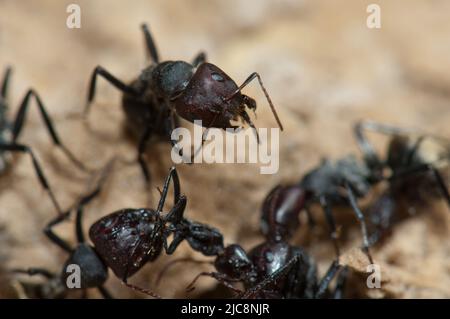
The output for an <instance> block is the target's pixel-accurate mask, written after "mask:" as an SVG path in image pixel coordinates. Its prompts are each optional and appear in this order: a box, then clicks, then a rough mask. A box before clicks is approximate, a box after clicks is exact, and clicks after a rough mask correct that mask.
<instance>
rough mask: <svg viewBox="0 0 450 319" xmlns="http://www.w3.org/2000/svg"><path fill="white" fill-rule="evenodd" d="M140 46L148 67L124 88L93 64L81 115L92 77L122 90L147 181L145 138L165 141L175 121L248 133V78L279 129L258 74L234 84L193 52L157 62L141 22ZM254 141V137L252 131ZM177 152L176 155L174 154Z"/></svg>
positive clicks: (253, 105)
mask: <svg viewBox="0 0 450 319" xmlns="http://www.w3.org/2000/svg"><path fill="white" fill-rule="evenodd" d="M142 30H143V32H144V37H145V42H146V46H147V50H148V53H149V55H150V57H151V60H152V62H153V63H152V64H151V65H150V66H148V67H147V68H145V69H144V70H143V71H142V72H141V74H140V75H139V76H138V77H137V79H135V80H134V81H132V82H131V83H130V84H125V83H124V82H122V81H121V80H119V79H117V78H116V77H115V76H113V75H112V74H111V73H110V72H108V71H107V70H105V69H104V68H103V67H101V66H97V67H96V68H95V69H94V71H93V73H92V76H91V81H90V85H89V93H88V97H87V104H86V107H85V112H84V113H85V115H86V114H87V113H88V111H89V109H90V105H91V103H92V101H93V100H94V96H95V88H96V82H97V76H101V77H103V78H104V79H105V80H107V81H108V82H109V83H111V84H112V85H113V86H114V87H116V88H117V89H119V90H120V91H122V92H123V96H122V107H123V109H124V111H125V114H126V118H127V124H128V126H129V127H130V129H131V130H132V131H133V132H134V133H135V134H137V135H138V136H139V144H138V162H139V165H140V166H141V169H142V172H143V174H144V177H145V180H146V181H147V183H148V182H149V180H150V172H149V170H148V168H147V166H146V164H145V162H144V158H143V156H144V152H145V148H146V144H147V142H148V141H149V140H150V138H151V137H158V138H162V139H163V140H165V141H170V142H171V143H172V145H173V146H174V147H176V144H175V142H174V141H173V140H172V138H171V132H172V131H173V130H174V129H175V128H177V127H178V126H179V117H181V118H183V119H185V120H187V121H190V122H194V121H196V120H201V121H202V126H203V127H205V128H206V129H209V128H220V129H226V128H236V126H233V125H232V124H231V121H236V120H238V119H240V120H242V121H243V122H244V123H247V124H249V125H250V126H251V127H252V128H253V129H255V125H254V124H253V122H252V121H251V119H250V117H249V115H248V113H247V111H246V108H248V109H250V110H253V111H255V110H256V101H255V100H254V99H252V98H251V97H249V96H247V95H245V94H242V93H241V90H242V89H243V88H244V87H245V86H247V85H248V84H249V83H250V82H251V81H252V80H254V79H257V80H258V82H259V84H260V86H261V88H262V90H263V92H264V95H265V96H266V98H267V101H268V102H269V105H270V107H271V109H272V112H273V114H274V116H275V119H276V121H277V123H278V126H279V127H280V129H281V130H283V126H282V124H281V122H280V120H279V118H278V115H277V113H276V111H275V107H274V106H273V103H272V100H271V99H270V97H269V94H268V93H267V91H266V89H265V88H264V86H263V83H262V80H261V77H260V75H259V74H258V73H256V72H254V73H252V74H251V75H250V76H249V77H248V78H247V79H246V80H245V81H244V82H243V83H242V84H241V85H240V86H238V85H237V84H236V83H235V82H234V81H233V80H232V79H231V78H230V77H229V76H228V75H227V74H226V73H225V72H224V71H222V70H221V69H219V68H218V67H217V66H216V65H214V64H211V63H207V62H206V55H205V53H203V52H202V53H200V54H198V55H197V56H196V57H195V58H194V60H193V62H192V63H188V62H184V61H164V62H161V61H160V59H159V55H158V51H157V49H156V46H155V43H154V41H153V38H152V36H151V34H150V31H149V29H148V27H147V26H146V25H145V24H143V25H142ZM255 132H256V136H257V139H258V141H259V136H258V133H257V131H256V129H255ZM180 154H181V152H180Z"/></svg>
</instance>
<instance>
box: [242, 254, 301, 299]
mask: <svg viewBox="0 0 450 319" xmlns="http://www.w3.org/2000/svg"><path fill="white" fill-rule="evenodd" d="M299 261H300V256H299V255H296V256H295V257H293V258H292V259H291V260H289V262H288V263H286V264H285V265H284V266H283V267H281V268H280V269H278V270H277V271H275V272H274V273H273V274H271V275H269V276H267V277H266V278H265V279H264V280H262V281H261V282H259V283H258V284H257V285H255V286H254V287H252V288H250V289H248V290H247V291H246V292H245V293H244V294H243V295H242V296H241V298H242V299H249V298H255V297H256V298H258V293H259V292H261V291H264V290H268V289H267V288H268V287H270V286H271V285H275V284H276V282H277V280H279V279H281V278H285V277H286V276H287V275H288V274H289V272H290V271H291V270H292V269H293V268H294V267H295V266H297V265H298V263H299Z"/></svg>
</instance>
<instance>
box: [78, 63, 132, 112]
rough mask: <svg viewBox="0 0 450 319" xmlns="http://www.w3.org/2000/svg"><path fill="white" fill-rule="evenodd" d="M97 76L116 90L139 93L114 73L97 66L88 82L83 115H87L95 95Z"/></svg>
mask: <svg viewBox="0 0 450 319" xmlns="http://www.w3.org/2000/svg"><path fill="white" fill-rule="evenodd" d="M97 76H101V77H103V78H104V79H105V80H106V81H108V82H109V83H111V84H112V85H113V86H114V87H115V88H117V89H118V90H120V91H122V92H124V93H127V94H131V95H133V96H136V95H139V93H140V92H137V91H136V90H135V89H134V88H133V87H131V86H129V85H127V84H125V83H123V82H122V81H121V80H119V79H117V78H116V77H115V76H114V75H112V74H111V73H109V72H108V71H106V70H105V69H104V68H102V67H101V66H97V67H96V68H95V69H94V71H93V72H92V76H91V81H90V84H89V93H88V98H87V102H86V106H85V108H84V116H87V115H88V113H89V110H90V106H91V103H92V101H93V100H94V96H95V88H96V83H97Z"/></svg>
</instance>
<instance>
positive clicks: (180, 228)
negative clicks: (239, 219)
mask: <svg viewBox="0 0 450 319" xmlns="http://www.w3.org/2000/svg"><path fill="white" fill-rule="evenodd" d="M105 177H106V174H103V176H102V178H101V182H100V183H99V186H98V187H97V188H96V189H95V190H94V191H93V192H91V193H90V194H89V195H87V196H85V197H83V198H82V199H81V200H80V202H79V204H78V207H77V215H76V234H77V238H78V245H77V246H76V247H75V248H71V247H70V245H69V244H68V243H67V242H65V241H64V240H63V239H61V238H60V237H59V236H57V235H56V234H55V233H54V232H53V231H52V227H53V226H55V225H57V224H59V223H61V222H62V221H64V220H66V219H67V218H68V217H69V214H70V211H68V212H66V213H64V214H62V215H60V216H58V217H57V218H55V219H54V220H53V221H51V222H50V223H49V224H48V226H47V227H46V229H45V234H46V235H47V237H48V238H49V239H50V240H51V241H52V242H53V243H55V244H56V245H58V246H59V247H61V248H62V249H63V250H65V251H66V252H68V253H69V254H70V257H69V259H68V260H67V262H66V263H65V266H64V268H63V275H62V276H59V277H58V276H54V275H48V274H50V273H49V272H48V271H46V270H43V269H38V268H31V269H27V270H16V272H21V273H27V274H29V275H35V274H39V275H43V276H45V277H47V278H48V279H49V280H48V283H47V285H54V282H55V281H56V282H58V278H59V279H60V280H59V283H60V284H61V286H60V287H66V286H65V283H66V279H67V278H66V277H67V276H66V272H65V270H66V269H67V266H68V265H70V264H76V265H79V267H80V270H81V287H79V288H81V289H87V288H94V287H95V288H98V289H99V290H100V292H101V293H102V294H103V296H104V297H107V298H109V297H110V294H109V293H108V292H107V291H106V290H105V288H104V287H103V284H104V282H105V281H106V279H107V274H108V272H107V270H108V268H111V270H112V271H113V272H114V274H115V275H116V276H117V277H118V278H119V279H121V280H122V282H123V283H124V284H125V285H126V286H128V287H130V288H132V289H134V290H137V291H140V292H143V293H145V294H147V295H150V296H152V297H156V298H159V296H158V295H157V294H156V293H154V292H153V291H151V290H149V289H144V288H141V287H138V286H135V285H132V284H130V283H128V278H129V277H131V276H132V275H133V274H135V273H136V272H137V271H138V270H139V269H141V268H142V267H143V266H144V265H145V264H146V263H147V262H152V261H154V260H155V259H156V258H158V257H159V256H160V255H161V253H162V252H163V251H165V252H166V253H167V254H172V253H173V252H174V251H175V250H176V248H177V247H178V245H179V244H180V243H181V242H182V241H183V240H186V241H187V242H188V243H189V245H190V246H191V247H192V248H193V249H194V250H195V251H198V252H200V253H202V254H203V255H205V256H213V255H216V254H217V253H218V251H219V250H221V249H222V248H223V238H222V235H221V234H220V233H219V232H218V231H217V230H216V229H214V228H212V227H209V226H208V225H203V224H201V223H198V222H195V221H191V220H188V219H186V218H184V217H183V214H184V209H185V207H186V201H187V200H186V197H185V196H184V195H182V194H181V193H180V183H179V179H178V174H177V172H176V169H175V168H174V167H172V168H171V170H170V172H169V175H168V176H167V178H166V181H165V183H164V187H163V190H162V192H161V199H160V201H159V204H158V208H157V209H156V210H154V209H151V208H141V209H131V208H128V209H121V210H119V211H117V212H114V213H112V214H109V215H107V216H105V217H103V218H101V219H100V220H98V221H97V222H95V223H94V224H93V225H92V226H91V227H90V229H89V237H90V239H91V241H92V243H93V244H94V245H93V246H90V245H89V244H87V243H86V241H85V237H84V231H83V229H82V216H83V208H84V206H85V205H86V204H87V203H88V202H90V201H91V200H92V199H93V198H95V197H96V196H97V195H98V194H99V192H100V189H101V185H102V183H103V180H104V178H105ZM172 179H173V185H174V198H175V199H174V206H173V207H172V209H171V210H170V211H169V212H168V213H167V214H165V215H162V210H163V206H164V203H165V200H166V196H167V193H168V190H169V186H170V181H171V180H172ZM171 235H173V239H172V242H171V243H170V245H168V243H167V239H168V237H169V236H171ZM55 278H56V279H55ZM58 287H59V286H58ZM60 287H59V288H60ZM54 290H55V289H54ZM66 290H67V289H62V288H61V289H59V290H58V291H62V292H66Z"/></svg>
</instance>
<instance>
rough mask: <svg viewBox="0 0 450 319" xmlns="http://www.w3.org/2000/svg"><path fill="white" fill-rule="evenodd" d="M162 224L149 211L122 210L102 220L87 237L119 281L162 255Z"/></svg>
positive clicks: (92, 227)
mask: <svg viewBox="0 0 450 319" xmlns="http://www.w3.org/2000/svg"><path fill="white" fill-rule="evenodd" d="M164 231H165V224H164V223H163V222H162V221H161V218H160V216H159V213H158V212H156V211H154V210H150V209H123V210H120V211H118V212H115V213H112V214H110V215H107V216H105V217H103V218H101V219H100V220H99V221H97V222H96V223H95V224H93V225H92V226H91V228H90V229H89V237H90V238H91V240H92V242H93V243H94V245H95V250H96V251H97V253H98V255H99V256H100V257H101V259H102V260H103V261H104V262H105V263H106V265H107V266H108V267H110V268H111V269H112V270H113V272H114V274H116V276H117V277H119V278H125V277H129V276H131V275H133V274H134V273H135V272H137V271H138V270H139V269H140V268H141V267H142V266H143V265H144V264H145V263H146V262H147V261H152V260H154V259H156V258H157V257H158V256H159V254H160V253H161V251H162V248H163V242H164Z"/></svg>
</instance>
